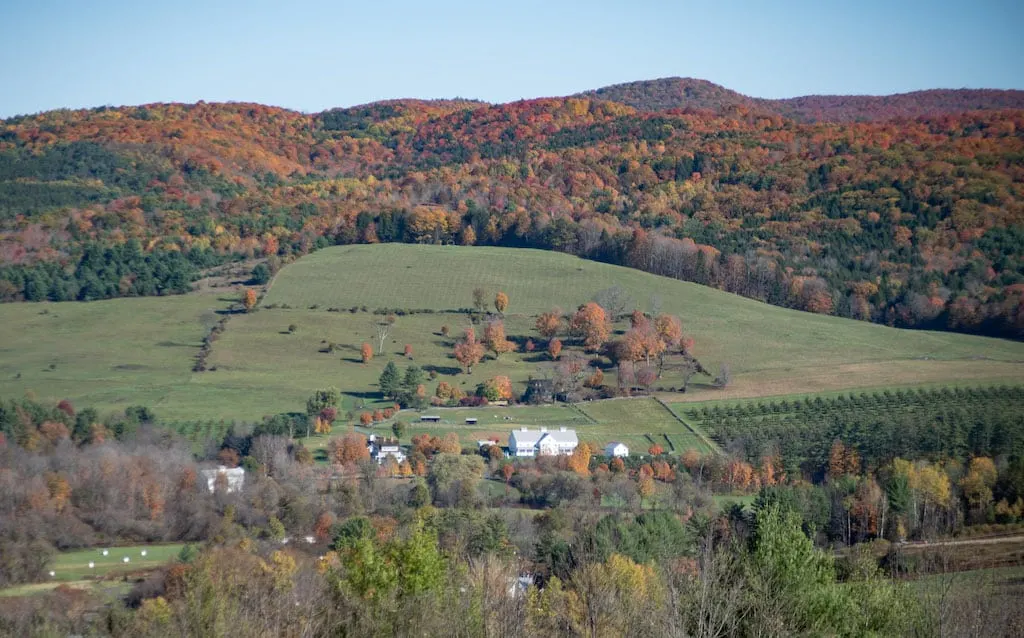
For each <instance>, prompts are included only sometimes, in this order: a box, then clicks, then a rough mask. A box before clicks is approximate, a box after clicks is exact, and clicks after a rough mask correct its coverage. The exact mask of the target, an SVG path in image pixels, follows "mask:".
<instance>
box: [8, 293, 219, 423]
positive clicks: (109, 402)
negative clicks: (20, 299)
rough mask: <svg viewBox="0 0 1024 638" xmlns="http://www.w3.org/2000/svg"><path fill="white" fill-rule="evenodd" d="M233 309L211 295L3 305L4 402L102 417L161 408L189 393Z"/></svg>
mask: <svg viewBox="0 0 1024 638" xmlns="http://www.w3.org/2000/svg"><path fill="white" fill-rule="evenodd" d="M227 306H228V302H227V301H225V300H223V299H222V298H220V297H218V296H217V295H208V294H202V295H200V294H196V295H184V296H176V297H147V298H140V299H113V300H110V301H96V302H91V303H78V302H68V303H43V304H35V303H21V304H2V305H0V397H3V398H12V397H21V396H24V395H25V394H26V393H32V394H34V395H35V396H36V397H37V398H38V399H39V400H43V401H52V402H56V401H59V400H60V399H64V398H67V399H70V400H71V401H72V403H73V404H74V405H76V406H79V407H86V406H92V407H95V408H97V409H99V410H100V411H101V412H104V411H108V410H114V409H120V408H124V407H125V406H127V405H133V404H141V405H148V406H158V405H160V404H161V403H164V402H166V401H167V400H168V397H170V396H171V395H173V394H174V393H176V392H178V391H180V390H181V389H183V388H186V387H188V385H189V383H190V380H191V378H192V372H191V369H192V363H193V360H194V359H193V358H194V357H195V355H196V353H197V352H198V351H199V347H200V345H201V341H202V338H203V335H204V334H205V333H206V331H208V330H209V328H210V327H211V326H213V325H214V324H215V323H216V322H217V320H218V319H219V318H220V317H219V316H218V315H217V313H216V311H217V310H221V309H224V308H226V307H227ZM179 407H181V408H184V407H185V406H179ZM181 411H182V412H185V411H186V410H181Z"/></svg>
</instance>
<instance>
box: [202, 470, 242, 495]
mask: <svg viewBox="0 0 1024 638" xmlns="http://www.w3.org/2000/svg"><path fill="white" fill-rule="evenodd" d="M221 476H223V477H224V480H225V488H226V490H225V491H227V493H228V494H230V493H231V492H237V491H239V490H241V489H242V485H244V484H245V470H243V469H242V468H240V467H225V466H223V465H219V466H217V469H215V470H203V478H205V479H206V486H207V487H208V488H209V489H210V491H211V492H215V491H217V479H218V478H219V477H221Z"/></svg>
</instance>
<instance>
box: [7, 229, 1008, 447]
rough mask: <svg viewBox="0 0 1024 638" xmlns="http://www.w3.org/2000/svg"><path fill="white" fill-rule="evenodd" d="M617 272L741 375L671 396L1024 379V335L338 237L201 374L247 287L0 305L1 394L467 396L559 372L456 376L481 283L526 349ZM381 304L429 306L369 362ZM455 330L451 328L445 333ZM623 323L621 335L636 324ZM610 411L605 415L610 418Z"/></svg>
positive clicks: (271, 295) (165, 403) (591, 268)
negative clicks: (402, 385) (836, 313)
mask: <svg viewBox="0 0 1024 638" xmlns="http://www.w3.org/2000/svg"><path fill="white" fill-rule="evenodd" d="M612 285H618V286H620V287H621V288H623V289H624V290H625V291H627V293H628V294H629V296H630V297H631V298H632V300H633V301H634V302H635V305H636V306H638V307H640V308H642V309H645V310H648V311H649V310H652V309H654V308H655V307H658V308H660V309H661V310H662V311H664V312H669V313H673V314H677V315H679V316H680V318H681V319H682V321H683V326H684V331H685V332H686V333H687V334H688V335H690V336H691V337H692V338H693V339H694V343H695V345H694V348H693V352H694V353H695V354H696V356H697V357H698V358H699V359H700V360H701V362H702V363H703V364H704V365H705V366H707V367H708V368H709V369H711V370H717V369H718V366H719V365H720V364H722V363H727V364H729V366H730V367H731V370H732V379H733V380H732V383H731V384H730V387H728V388H725V389H717V388H712V387H710V379H708V378H702V377H696V378H695V379H694V380H693V382H692V383H691V385H690V389H689V391H688V392H687V393H686V394H681V393H679V392H677V391H676V392H673V391H669V388H677V387H679V386H681V385H682V379H681V378H675V377H673V373H671V372H669V373H668V374H667V375H666V376H665V377H664V378H663V379H661V380H659V381H658V382H657V383H656V387H660V388H663V391H662V392H659V393H658V396H659V397H660V398H662V399H664V400H665V401H667V402H669V404H670V405H674V404H676V403H681V402H690V401H697V402H702V401H712V400H737V399H742V398H747V397H763V396H782V395H790V394H795V393H818V392H834V391H840V390H848V389H855V388H865V387H867V388H878V387H893V386H915V385H919V384H930V385H945V384H949V383H956V384H958V385H964V384H990V383H1016V382H1020V381H1021V380H1022V379H1024V344H1022V343H1018V342H1011V341H1005V340H998V339H987V338H982V337H973V336H967V335H960V334H953V333H942V332H924V331H910V330H897V329H893V328H888V327H885V326H879V325H875V324H869V323H866V322H859V321H852V320H846V319H841V318H837V317H827V316H821V315H815V314H810V313H805V312H798V311H794V310H787V309H783V308H778V307H774V306H769V305H767V304H763V303H759V302H757V301H752V300H750V299H745V298H742V297H738V296H736V295H731V294H728V293H724V292H721V291H718V290H713V289H710V288H706V287H702V286H698V285H696V284H691V283H686V282H681V281H677V280H674V279H668V278H664V277H658V276H654V275H649V274H646V273H643V272H640V271H637V270H632V269H628V268H623V267H618V266H610V265H606V264H600V263H596V262H590V261H585V260H582V259H579V258H576V257H572V256H569V255H565V254H560V253H554V252H546V251H537V250H527V249H506V248H483V247H456V246H416V245H400V244H383V245H364V246H339V247H332V248H327V249H324V250H321V251H318V252H316V253H313V254H311V255H308V256H306V257H303V258H302V259H299V260H298V261H296V262H295V263H293V264H290V265H288V266H286V267H285V268H284V269H283V270H282V271H281V272H280V273H278V274H277V275H276V277H275V278H274V280H273V282H272V284H271V286H270V289H269V291H268V292H267V294H266V296H265V297H264V298H263V300H262V301H261V304H260V307H259V308H258V309H257V310H256V311H255V312H253V313H250V314H237V315H232V316H231V317H230V319H229V320H228V322H227V327H226V329H225V331H224V333H223V334H222V335H221V336H220V338H219V339H218V340H217V341H216V342H215V343H214V345H213V350H212V353H211V355H210V356H209V358H208V360H207V365H208V369H207V371H205V372H193V371H192V365H193V363H194V358H195V355H196V354H197V353H198V349H199V346H200V344H201V340H202V338H203V336H204V335H205V334H206V333H207V332H208V331H209V329H210V328H211V327H212V326H213V325H214V324H215V323H216V322H217V321H218V320H219V319H220V318H221V317H222V316H223V315H222V314H218V312H220V313H223V312H225V311H226V310H227V308H229V307H230V305H231V304H232V302H233V301H235V300H236V299H237V295H238V294H239V291H237V290H234V291H232V290H225V289H212V290H207V291H205V292H201V293H198V292H197V293H192V294H189V295H183V296H175V297H151V298H136V299H118V300H111V301H98V302H89V303H73V302H72V303H46V304H3V305H0V380H2V383H0V397H3V398H15V397H20V396H24V395H25V394H26V393H32V394H33V395H34V396H35V397H36V398H37V399H39V400H43V401H53V402H56V401H58V400H60V399H63V398H68V399H70V400H71V401H72V402H73V403H74V404H75V405H76V406H80V407H84V406H94V407H97V408H99V409H100V410H101V412H102V411H112V410H117V409H123V408H124V407H126V406H128V405H137V404H141V405H147V406H149V407H151V408H152V409H153V410H154V411H155V412H156V414H157V416H158V418H159V419H160V420H161V421H165V422H180V423H186V422H192V423H194V422H197V421H199V422H202V423H204V424H205V423H207V422H209V421H213V422H215V424H216V426H215V427H213V428H208V427H207V426H206V425H201V426H190V425H186V426H183V427H190V428H192V430H193V431H194V432H197V433H199V432H202V431H206V430H211V431H212V430H217V431H222V430H223V428H224V427H226V425H224V426H223V427H222V426H221V425H220V422H221V421H224V423H225V424H229V423H231V422H233V421H240V422H252V421H256V420H258V419H260V418H262V417H263V416H264V415H268V414H275V413H279V412H287V411H301V410H302V409H303V408H304V405H305V400H306V398H307V397H308V396H309V395H310V394H311V393H312V391H313V390H315V389H317V388H321V387H330V386H334V387H337V388H339V389H341V390H342V392H343V394H344V399H343V405H342V414H343V415H344V414H346V413H347V412H357V411H359V410H361V409H363V408H364V407H367V406H372V405H374V404H380V396H379V393H378V392H377V390H376V381H377V378H378V376H379V375H380V372H381V371H382V370H383V367H384V365H385V364H386V362H387V360H388V359H394V360H395V361H396V363H398V365H399V367H400V368H402V367H404V366H406V365H409V364H416V365H418V366H421V367H424V368H427V369H434V370H435V373H436V374H437V378H436V379H434V380H432V381H431V382H430V383H429V384H428V385H429V387H428V391H430V392H431V393H432V392H433V389H434V386H435V385H436V383H437V382H438V381H440V380H447V381H449V382H450V383H456V384H458V385H459V386H460V387H462V388H463V389H464V390H465V391H467V392H470V393H471V392H472V391H474V390H475V388H476V386H477V384H478V383H480V382H482V381H484V380H485V379H488V378H490V377H493V376H495V375H499V374H502V375H507V376H509V377H510V378H511V379H512V381H513V384H514V387H515V389H516V390H517V391H520V392H521V391H522V390H523V389H524V388H525V381H526V380H527V379H528V378H529V377H530V376H538V375H542V374H545V373H546V372H545V368H550V362H549V361H548V357H547V356H546V355H545V354H543V353H541V352H534V353H525V352H515V353H508V354H505V355H502V356H501V357H500V359H497V360H494V359H493V358H491V357H490V356H489V357H488V358H487V359H485V361H484V362H482V363H481V364H480V365H478V366H476V367H475V368H474V370H473V374H471V375H470V374H464V373H461V372H460V371H459V369H458V364H457V363H456V362H455V360H454V359H453V358H452V356H451V350H452V345H453V344H454V342H455V339H456V338H457V337H458V336H459V335H460V334H461V332H462V330H463V329H464V328H465V327H466V326H467V325H469V323H468V316H467V315H466V314H464V313H461V312H453V311H456V310H459V309H462V308H466V307H468V306H471V305H472V292H473V289H474V288H476V287H483V288H485V289H486V290H487V292H488V296H489V298H493V296H494V294H495V293H496V292H498V291H499V290H501V291H504V292H506V293H507V294H508V295H509V297H510V305H509V308H508V310H507V312H506V316H505V322H506V332H507V333H508V335H509V338H511V339H513V340H516V341H517V342H518V343H519V344H520V345H521V344H522V343H523V342H524V341H525V339H526V338H528V337H529V338H533V339H535V340H536V341H537V343H538V344H539V345H540V344H542V340H541V339H540V338H539V337H538V335H537V334H536V332H535V331H534V330H533V323H534V319H535V315H536V314H537V313H539V312H542V311H546V310H549V309H551V308H552V307H556V306H557V307H561V308H563V309H565V310H572V309H574V308H575V306H576V305H577V304H579V303H582V302H585V301H587V300H589V299H591V298H592V297H593V296H594V294H595V293H597V292H598V291H600V290H602V289H606V288H608V287H610V286H612ZM364 307H365V310H364V309H363V308H364ZM384 307H388V308H391V309H415V310H423V311H431V312H429V313H422V314H404V315H402V314H400V315H399V316H398V318H397V322H396V323H395V325H394V327H393V330H392V334H391V335H390V337H389V339H388V342H387V343H386V344H385V352H384V353H383V354H382V355H379V356H375V357H374V359H373V360H372V361H371V362H369V363H367V364H363V363H362V362H361V361H360V358H359V346H360V344H361V343H363V342H369V341H372V336H373V330H374V328H373V321H374V320H375V319H379V315H375V314H373V311H374V310H375V309H378V308H384ZM353 308H354V309H355V312H351V309H353ZM292 325H294V326H295V330H294V331H290V330H289V327H290V326H292ZM444 325H447V326H448V327H449V330H450V336H447V337H446V336H442V334H441V327H442V326H444ZM615 327H616V329H617V330H618V331H620V332H621V331H622V330H624V329H625V328H626V327H627V323H626V322H624V321H620V322H618V323H617V324H616V326H615ZM332 343H333V344H334V348H333V351H330V352H328V351H327V350H328V349H329V348H328V346H329V345H330V344H332ZM406 344H409V345H410V346H411V347H412V352H413V354H412V357H411V358H410V359H406V358H405V357H404V354H403V351H404V346H405V345H406ZM606 383H608V384H613V383H614V376H613V375H611V374H608V375H607V376H606ZM673 409H674V408H673ZM584 410H586V408H584ZM484 412H485V411H484ZM677 412H678V410H677ZM657 413H658V411H657V410H655V411H653V412H652V413H651V415H652V418H655V417H656V418H655V420H654V421H650V425H644V424H643V423H642V422H639V423H635V424H634V423H632V422H633V421H635V420H637V419H638V418H640V419H641V420H642V419H646V418H647V416H645V414H644V413H643V412H642V411H640V410H639V409H638V410H636V411H634V410H625V411H622V413H621V414H620V415H619V416H618V417H615V418H620V419H623V420H625V421H622V422H617V423H616V425H617V426H618V425H621V424H622V423H627V425H626V426H624V427H626V428H632V429H633V430H629V431H623V429H622V427H620V428H619V430H617V431H615V430H612V429H609V431H608V432H607V434H608V435H609V436H623V437H625V436H630V435H633V434H631V431H635V432H638V433H639V432H641V430H643V431H646V430H644V428H648V429H650V430H651V431H652V432H654V433H657V432H660V431H668V432H671V433H675V432H676V431H677V430H678V431H679V432H680V436H682V433H683V432H685V427H684V426H683V424H681V423H678V422H677V421H674V420H673V418H671V413H670V414H669V415H663V417H657ZM603 418H604V421H602V422H610V421H608V419H610V418H612V417H603ZM661 418H664V419H665V420H664V422H663V423H661V422H660V421H658V419H661ZM598 420H599V421H600V420H601V419H598ZM530 423H531V422H530V421H524V424H530ZM670 425H671V427H672V428H673V429H670V428H669V426H670ZM637 428H639V429H637ZM603 435H604V433H602V436H603ZM638 435H639V436H642V433H640V434H638ZM196 436H197V437H201V436H202V435H201V434H196ZM673 436H674V434H673ZM674 443H675V445H676V447H682V446H683V445H684V444H683V443H681V442H679V441H674Z"/></svg>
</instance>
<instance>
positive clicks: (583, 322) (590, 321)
mask: <svg viewBox="0 0 1024 638" xmlns="http://www.w3.org/2000/svg"><path fill="white" fill-rule="evenodd" d="M570 328H571V329H572V331H573V333H574V334H576V335H578V336H580V337H582V338H583V348H584V349H585V350H587V351H588V352H596V351H598V350H600V349H601V346H603V345H604V343H605V342H606V341H608V336H609V335H610V334H611V324H610V323H609V322H608V313H606V312H605V310H604V308H602V307H601V306H599V305H598V304H596V303H595V302H593V301H591V302H588V303H585V304H583V305H582V306H580V307H579V309H577V310H576V314H574V315H573V316H572V321H571V322H570Z"/></svg>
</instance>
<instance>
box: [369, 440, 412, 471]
mask: <svg viewBox="0 0 1024 638" xmlns="http://www.w3.org/2000/svg"><path fill="white" fill-rule="evenodd" d="M366 447H367V448H369V450H370V458H371V459H373V460H374V461H377V465H384V461H386V460H387V458H388V457H389V456H390V457H393V458H394V459H395V463H401V462H402V461H404V460H405V453H403V452H402V448H401V446H399V445H398V439H389V438H387V437H383V436H377V435H375V434H371V435H370V440H369V442H368V443H367V445H366Z"/></svg>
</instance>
